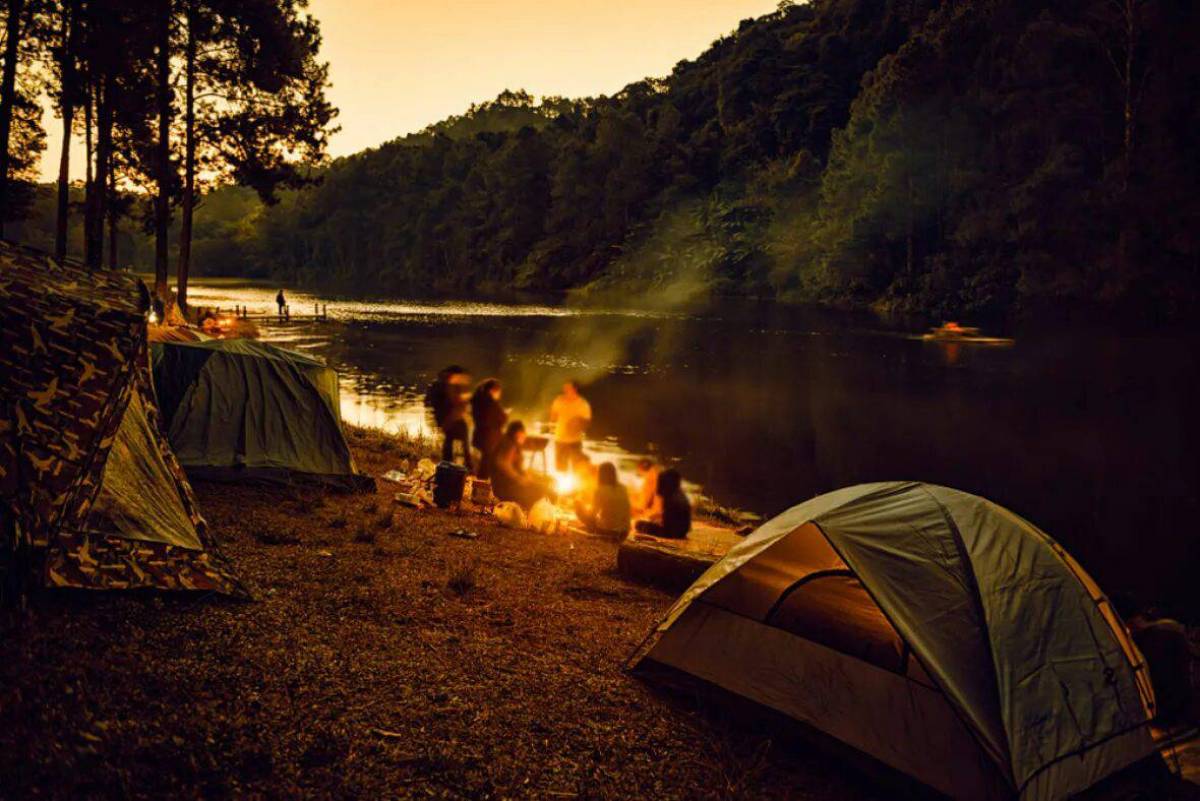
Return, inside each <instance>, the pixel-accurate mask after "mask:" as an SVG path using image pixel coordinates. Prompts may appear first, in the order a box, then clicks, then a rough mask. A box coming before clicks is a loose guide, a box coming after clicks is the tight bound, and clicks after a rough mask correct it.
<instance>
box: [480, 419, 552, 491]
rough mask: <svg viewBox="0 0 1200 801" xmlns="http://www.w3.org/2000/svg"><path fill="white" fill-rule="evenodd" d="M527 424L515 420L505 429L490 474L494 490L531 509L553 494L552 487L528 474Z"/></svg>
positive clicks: (494, 455) (493, 454) (495, 452)
mask: <svg viewBox="0 0 1200 801" xmlns="http://www.w3.org/2000/svg"><path fill="white" fill-rule="evenodd" d="M524 444H525V424H524V423H522V422H521V421H520V420H514V421H512V422H511V423H509V424H508V428H506V429H505V430H504V436H503V437H501V438H500V444H499V445H497V446H496V450H495V451H494V452H493V453H492V463H491V466H490V467H489V468H488V475H490V476H491V479H492V492H493V494H495V496H496V497H497V498H499V499H500V500H502V501H515V502H516V503H518V504H520V505H521V506H522V507H523V508H525V509H526V510H528V509H529V508H530V507H531V506H533V505H534V504H535V503H537V502H538V501H540V500H541V499H542V498H545V497H546V496H547V495H549V494H550V491H549V487H547V486H546V484H545V483H544V482H542V481H539V480H538V479H536V478H534V477H533V476H530V475H527V474H526V473H525V452H524V450H523V449H522V447H521V446H522V445H524Z"/></svg>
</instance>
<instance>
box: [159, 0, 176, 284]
mask: <svg viewBox="0 0 1200 801" xmlns="http://www.w3.org/2000/svg"><path fill="white" fill-rule="evenodd" d="M154 5H155V9H154V10H155V12H156V19H155V24H154V44H155V55H154V75H155V107H156V109H155V110H156V112H157V115H158V139H157V140H156V142H155V148H154V184H155V194H154V294H156V295H158V297H160V298H163V299H166V297H167V294H168V292H169V291H170V290H169V287H168V286H167V258H168V254H167V230H168V228H169V227H170V225H171V186H172V183H173V178H174V177H175V176H173V174H172V173H173V169H172V164H171V115H172V113H173V108H172V99H173V92H172V87H171V30H172V23H173V16H174V3H173V0H155V2H154Z"/></svg>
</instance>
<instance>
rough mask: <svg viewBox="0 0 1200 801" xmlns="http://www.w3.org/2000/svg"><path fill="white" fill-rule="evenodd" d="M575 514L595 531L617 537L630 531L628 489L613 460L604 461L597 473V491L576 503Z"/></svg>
mask: <svg viewBox="0 0 1200 801" xmlns="http://www.w3.org/2000/svg"><path fill="white" fill-rule="evenodd" d="M575 516H576V517H578V518H579V522H581V523H583V525H584V527H585V528H586V529H587V530H588V531H590V532H592V533H594V534H605V535H608V536H611V537H614V538H618V539H619V538H621V537H624V536H625V535H626V534H628V533H629V520H630V510H629V492H628V491H627V490H626V489H625V485H624V484H622V483H621V482H620V481H618V480H617V468H615V467H613V464H612V462H604V463H603V464H601V465H600V469H599V470H598V471H597V473H596V491H595V492H594V493H593V494H592V501H591V503H590V504H586V503H584V502H583V501H578V502H576V504H575Z"/></svg>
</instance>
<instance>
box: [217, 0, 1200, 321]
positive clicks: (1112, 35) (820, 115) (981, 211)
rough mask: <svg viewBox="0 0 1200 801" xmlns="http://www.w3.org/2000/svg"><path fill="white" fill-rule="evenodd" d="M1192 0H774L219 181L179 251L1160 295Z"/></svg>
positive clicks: (474, 285)
mask: <svg viewBox="0 0 1200 801" xmlns="http://www.w3.org/2000/svg"><path fill="white" fill-rule="evenodd" d="M1198 14H1200V10H1198V9H1197V8H1195V7H1194V4H1192V3H1189V2H1187V0H1064V2H1061V3H1053V4H1051V3H1047V2H1044V0H1042V1H1041V2H1036V1H1035V0H969V1H968V2H956V3H945V2H939V1H938V0H813V2H810V3H807V4H799V5H795V4H790V3H781V4H780V6H779V10H778V11H776V12H774V13H771V14H768V15H766V16H764V17H761V18H759V19H756V20H747V21H745V22H743V23H742V24H741V25H740V26H739V28H738V29H737V30H736V31H735V32H733V33H732V34H730V35H729V36H725V37H723V38H721V39H719V40H717V41H716V42H714V43H713V45H712V46H711V47H710V48H709V49H708V50H707V51H706V52H704V53H703V54H701V55H700V56H699V57H697V58H696V59H694V60H690V61H683V62H680V63H679V64H678V65H677V66H676V67H675V69H674V70H673V71H672V73H671V74H670V75H669V76H667V77H665V78H661V79H646V80H643V81H639V82H637V83H634V84H630V85H629V86H627V87H625V88H624V89H623V90H622V91H620V92H618V93H617V94H615V95H613V96H611V97H597V98H585V99H579V100H568V99H564V98H544V99H542V100H541V101H540V102H539V101H537V100H535V99H534V98H533V97H531V96H530V95H529V94H527V93H526V92H523V91H509V92H504V93H503V94H501V95H500V96H499V97H497V98H496V99H495V100H493V101H490V102H487V103H481V104H477V105H474V106H472V107H471V108H470V109H468V110H467V111H466V112H465V113H464V114H462V115H459V116H454V117H451V118H449V119H447V120H444V121H442V122H440V123H437V124H435V125H431V126H430V127H428V128H427V129H425V130H424V131H421V132H420V133H417V134H413V135H409V136H405V137H401V138H398V139H395V140H393V141H390V142H387V143H385V144H383V145H381V146H379V147H377V148H372V149H369V150H366V151H363V152H361V153H358V154H356V155H353V156H350V157H347V158H343V159H339V160H337V161H335V162H334V163H332V164H329V165H324V166H319V167H314V168H311V169H310V170H309V171H308V172H305V173H303V174H302V176H300V177H302V178H303V179H305V180H312V181H313V182H314V183H315V184H316V185H314V186H309V187H302V188H287V189H284V190H283V191H281V192H279V193H278V194H277V197H272V196H271V194H270V193H267V194H265V195H264V196H265V197H268V199H272V200H274V199H277V200H278V203H276V204H275V205H271V206H261V205H257V204H253V205H254V209H253V211H251V209H250V208H248V207H245V206H242V205H241V201H236V202H233V201H232V197H234V196H235V195H236V191H235V190H232V189H217V190H216V191H213V192H211V193H210V194H208V195H207V196H206V198H205V201H204V203H205V204H211V205H213V206H214V208H212V209H210V210H209V214H210V216H209V218H208V219H209V224H210V225H211V226H212V231H213V233H212V236H211V241H210V243H209V244H208V245H201V244H199V242H198V244H197V257H196V261H197V268H198V269H199V270H200V271H201V272H205V271H207V272H216V271H220V272H222V273H225V274H228V273H230V272H241V273H247V274H256V275H263V274H269V275H272V276H274V277H276V278H278V279H280V280H286V281H293V282H301V283H309V284H322V285H325V286H328V287H332V288H337V289H341V290H349V291H362V292H409V291H430V290H439V291H451V292H471V291H476V292H478V291H490V290H495V289H501V288H522V289H532V290H542V291H561V290H578V289H585V290H587V291H588V292H596V291H601V290H614V289H616V290H620V289H622V288H624V290H625V292H626V294H627V295H628V294H629V290H630V288H633V287H636V288H638V289H644V290H647V291H659V292H662V291H665V289H666V288H671V289H672V290H674V289H675V288H677V287H679V286H686V288H687V291H688V292H689V293H691V294H696V293H703V292H708V293H733V294H745V295H754V296H764V297H777V298H785V299H789V300H797V301H814V300H815V301H820V302H825V303H834V304H856V305H866V304H872V305H877V306H883V307H886V308H891V309H900V310H919V311H926V312H933V313H939V314H944V315H947V316H958V315H964V314H965V315H988V314H1002V313H1008V312H1011V311H1013V310H1034V309H1038V308H1040V307H1043V306H1048V305H1053V306H1055V307H1061V306H1063V305H1072V306H1074V305H1095V304H1101V305H1104V306H1106V307H1109V308H1112V307H1122V308H1131V309H1135V310H1138V311H1149V312H1151V313H1156V314H1166V315H1182V314H1184V313H1186V311H1187V310H1190V309H1192V308H1194V306H1195V305H1196V302H1197V294H1196V269H1195V265H1196V264H1197V263H1200V233H1197V232H1198V231H1200V226H1197V224H1196V221H1197V218H1198V217H1200V200H1198V199H1197V197H1196V193H1195V191H1194V187H1195V186H1196V185H1197V178H1198V177H1200V175H1198V172H1200V160H1198V159H1197V148H1196V147H1195V142H1196V141H1200V110H1198V108H1200V107H1197V106H1196V104H1194V103H1191V102H1190V98H1191V97H1193V96H1195V93H1196V90H1197V89H1200V57H1198V56H1197V55H1196V51H1195V49H1194V48H1189V46H1188V42H1189V41H1190V38H1189V37H1188V36H1181V35H1180V32H1184V31H1186V32H1195V31H1196V30H1197V28H1198V27H1200V26H1198V25H1197V22H1198V19H1197V15H1198ZM317 83H318V84H319V83H320V81H318V82H317ZM326 122H328V120H326ZM248 130H250V128H246V129H243V130H242V131H241V133H240V134H238V135H236V136H233V137H232V139H233V140H235V141H237V140H244V139H245V138H246V135H245V134H246V131H248ZM227 174H228V175H229V176H230V177H232V178H234V179H236V180H239V181H241V182H243V183H249V184H251V185H255V180H254V176H253V175H252V174H251V173H249V172H247V171H244V170H237V169H235V170H233V171H232V172H230V173H227ZM282 183H283V185H285V186H286V185H287V184H289V183H292V184H294V183H296V182H294V181H284V182H282ZM227 192H229V193H233V194H231V196H230V197H231V202H230V203H228V204H227V207H225V208H226V211H228V214H229V216H228V217H222V206H223V204H222V203H220V202H218V198H219V197H221V196H223V195H224V194H225V193H227ZM240 197H243V198H244V197H245V196H244V195H243V196H240ZM199 216H200V212H198V217H197V228H198V231H197V236H199V227H200V226H201V223H200V221H199Z"/></svg>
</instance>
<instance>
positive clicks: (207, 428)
mask: <svg viewBox="0 0 1200 801" xmlns="http://www.w3.org/2000/svg"><path fill="white" fill-rule="evenodd" d="M152 348H153V354H154V386H155V389H156V390H157V392H158V398H159V402H160V403H161V405H162V410H163V420H164V421H165V426H164V429H165V431H166V434H167V439H168V440H169V441H170V443H171V447H172V448H173V449H174V451H175V455H176V456H177V457H178V458H179V461H180V463H181V464H182V465H183V466H184V468H185V469H186V470H187V471H188V474H189V475H191V476H192V477H194V478H208V479H215V480H246V479H249V480H270V481H285V482H286V481H291V480H293V479H296V478H304V479H312V480H318V481H321V482H323V483H327V484H332V485H335V486H344V487H347V488H355V487H367V486H370V485H371V479H370V478H368V477H366V476H363V475H361V474H360V473H359V472H358V470H357V468H356V467H355V465H354V458H353V457H352V456H351V454H350V446H349V445H347V444H346V439H345V437H344V436H343V434H342V417H341V402H340V399H339V395H338V377H337V373H336V372H334V371H333V370H332V369H330V368H329V367H327V366H326V365H325V364H324V363H323V362H321V361H320V360H318V359H314V358H312V357H311V356H307V355H305V354H302V353H296V352H295V351H290V350H286V349H284V348H280V347H277V346H275V345H270V344H267V343H264V342H258V341H256V340H252V339H215V340H209V341H205V342H156V343H154V344H153V346H152Z"/></svg>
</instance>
